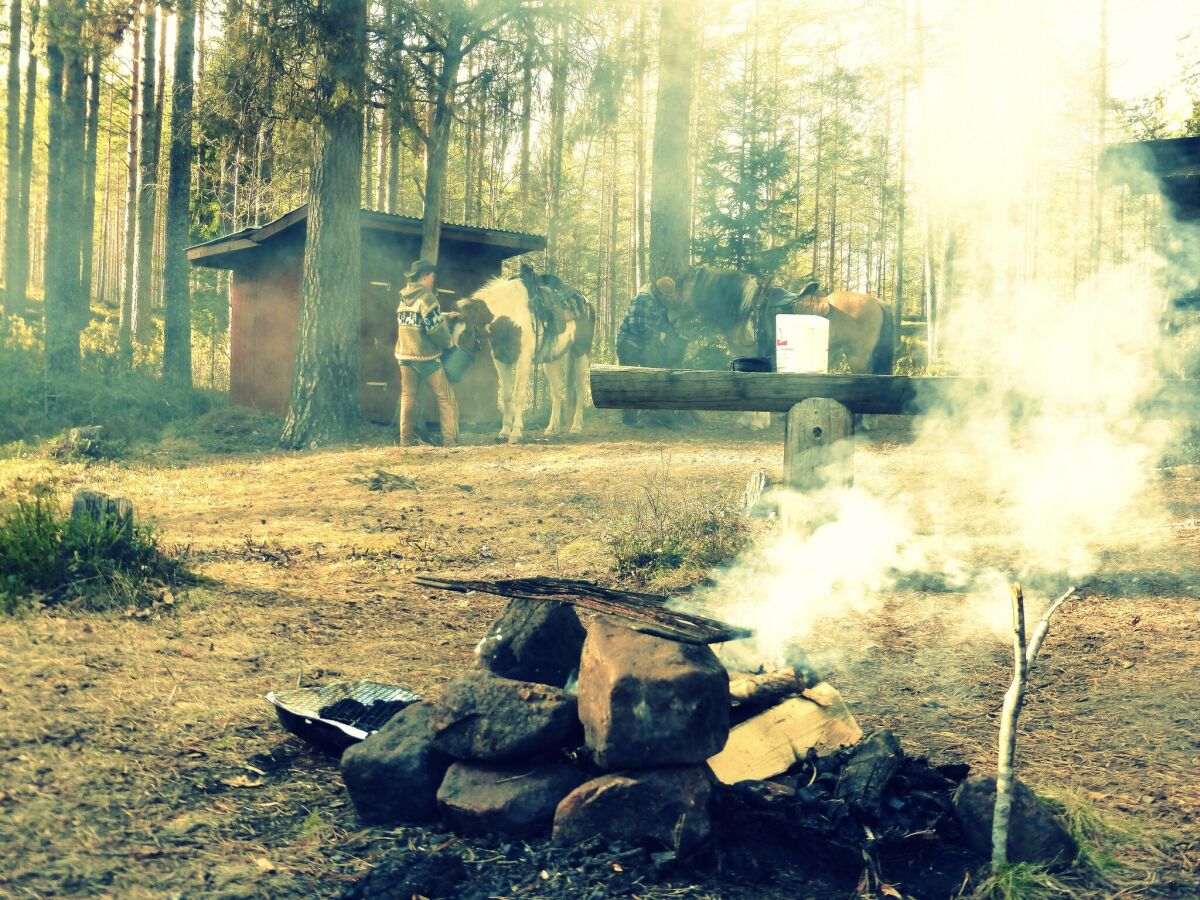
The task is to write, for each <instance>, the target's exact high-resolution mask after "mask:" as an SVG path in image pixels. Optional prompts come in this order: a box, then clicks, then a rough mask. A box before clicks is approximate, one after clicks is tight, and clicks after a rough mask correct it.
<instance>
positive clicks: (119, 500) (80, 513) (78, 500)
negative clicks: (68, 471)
mask: <svg viewBox="0 0 1200 900" xmlns="http://www.w3.org/2000/svg"><path fill="white" fill-rule="evenodd" d="M82 519H87V520H90V521H93V522H96V523H101V522H105V521H109V522H112V523H113V524H114V525H116V527H117V528H119V529H120V530H122V531H130V530H132V529H133V502H132V501H130V500H129V498H127V497H110V496H108V495H107V494H101V493H99V492H98V491H87V490H83V491H76V492H75V496H74V497H72V498H71V521H73V522H74V521H79V520H82Z"/></svg>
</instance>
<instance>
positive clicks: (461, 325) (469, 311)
mask: <svg viewBox="0 0 1200 900" xmlns="http://www.w3.org/2000/svg"><path fill="white" fill-rule="evenodd" d="M493 318H494V317H493V316H492V311H491V310H490V309H488V306H487V304H486V303H484V302H483V301H482V300H480V299H479V298H478V297H468V298H467V299H466V300H460V301H459V303H458V318H457V319H456V320H455V321H454V322H452V323H451V325H450V336H451V337H452V338H453V340H454V343H455V344H456V345H457V346H459V347H462V348H463V349H464V350H476V349H478V348H479V347H481V346H482V345H483V342H484V341H485V340H486V339H487V327H488V325H490V324H491V323H492V319H493Z"/></svg>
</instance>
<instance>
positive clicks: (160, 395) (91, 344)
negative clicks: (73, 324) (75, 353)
mask: <svg viewBox="0 0 1200 900" xmlns="http://www.w3.org/2000/svg"><path fill="white" fill-rule="evenodd" d="M15 322H21V324H20V325H16V324H14V323H15ZM6 325H7V328H6V330H4V331H3V334H2V335H0V444H4V443H9V442H14V441H26V442H28V443H35V442H37V441H40V440H45V439H47V438H49V437H51V436H53V435H57V434H60V433H62V432H64V431H66V430H68V429H70V428H76V427H79V426H87V425H103V426H104V429H105V430H104V436H105V439H106V440H107V441H109V442H111V443H112V444H113V445H115V446H118V447H119V446H120V445H121V444H122V443H133V442H135V441H153V440H156V439H157V438H158V437H159V436H160V435H161V433H162V430H163V429H164V428H165V427H166V426H167V425H168V424H170V423H172V422H177V421H190V420H192V419H194V418H195V417H197V416H200V415H202V414H204V413H206V412H208V410H209V409H210V408H211V407H212V406H213V400H212V397H211V395H209V394H208V393H206V392H204V391H199V390H194V389H192V388H185V387H179V386H177V385H172V384H170V383H168V382H164V381H163V380H162V379H161V378H159V376H158V365H157V362H156V360H155V358H154V351H153V348H151V349H149V350H146V349H141V350H139V351H138V354H139V355H138V356H137V357H135V359H134V360H133V363H132V365H130V364H128V363H126V362H125V361H123V360H121V359H120V357H119V354H118V351H117V350H116V348H115V344H114V343H112V342H113V341H115V339H116V337H115V331H114V330H113V327H112V326H111V324H105V323H103V322H93V323H92V324H91V325H89V326H88V328H87V329H86V330H85V331H84V333H83V335H82V337H81V346H82V352H83V357H82V360H81V362H80V371H79V374H78V376H73V377H52V376H50V375H48V373H47V372H46V368H45V362H44V358H43V354H42V347H41V338H40V334H39V332H38V331H37V330H36V329H31V328H29V327H28V326H26V325H25V324H24V322H23V321H22V320H20V319H15V320H9V322H8V323H6Z"/></svg>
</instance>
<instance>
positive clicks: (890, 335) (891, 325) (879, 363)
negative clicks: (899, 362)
mask: <svg viewBox="0 0 1200 900" xmlns="http://www.w3.org/2000/svg"><path fill="white" fill-rule="evenodd" d="M879 310H880V312H882V313H883V321H881V322H880V323H879V337H878V338H877V339H876V340H875V349H874V350H872V351H871V360H870V362H869V363H868V364H867V368H868V370H869V371H870V373H871V374H872V375H891V374H892V366H893V364H894V363H895V359H894V357H895V348H894V347H893V343H894V342H895V339H896V322H895V318H894V317H893V315H892V310H891V308H890V307H887V306H884V305H883V304H882V303H881V304H879Z"/></svg>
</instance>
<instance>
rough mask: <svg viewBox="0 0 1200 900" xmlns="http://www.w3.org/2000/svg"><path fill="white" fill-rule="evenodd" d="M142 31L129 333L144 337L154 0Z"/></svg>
mask: <svg viewBox="0 0 1200 900" xmlns="http://www.w3.org/2000/svg"><path fill="white" fill-rule="evenodd" d="M142 21H143V34H142V52H143V54H144V55H143V58H142V97H141V100H142V134H141V155H140V173H139V178H138V202H137V218H136V223H137V224H136V229H135V231H136V238H135V240H134V255H135V262H134V267H133V314H132V316H131V320H132V322H133V335H134V338H135V339H136V340H138V341H144V340H145V339H146V338H147V337H148V336H149V334H150V316H151V311H150V302H151V301H150V293H151V292H150V276H151V271H152V270H151V262H152V259H151V256H152V253H151V250H152V247H153V245H154V219H155V216H154V212H155V201H156V199H157V193H158V156H157V147H158V134H157V133H156V132H157V130H158V129H157V125H158V115H157V108H156V105H155V80H154V79H155V72H154V62H155V61H154V38H155V26H156V21H157V9H156V8H155V5H154V0H145V14H144V17H143V20H142Z"/></svg>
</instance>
